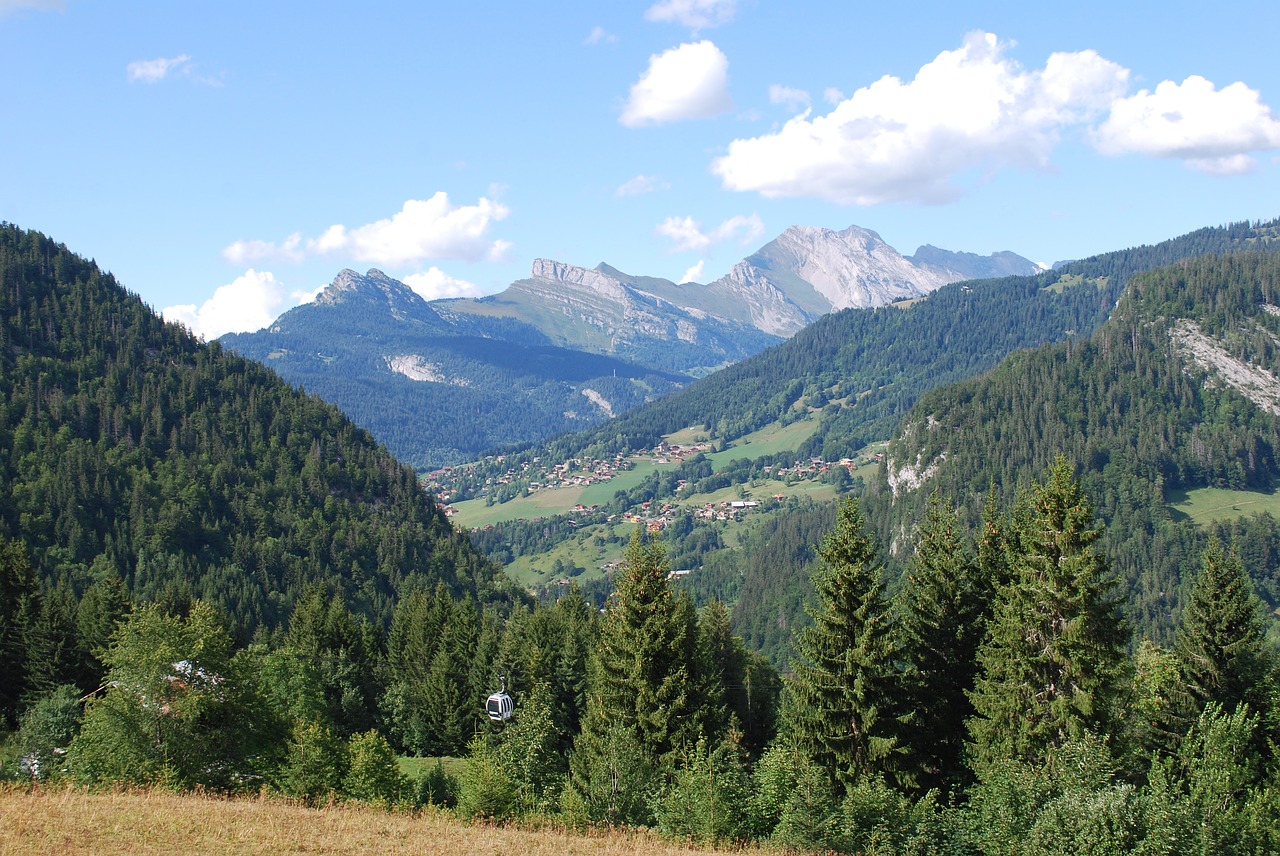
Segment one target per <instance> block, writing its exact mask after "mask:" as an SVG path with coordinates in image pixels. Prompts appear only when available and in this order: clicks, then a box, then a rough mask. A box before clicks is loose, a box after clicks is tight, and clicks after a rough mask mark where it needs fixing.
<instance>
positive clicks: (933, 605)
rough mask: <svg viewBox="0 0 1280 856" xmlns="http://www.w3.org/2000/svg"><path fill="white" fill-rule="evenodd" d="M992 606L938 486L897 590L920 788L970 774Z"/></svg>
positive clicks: (911, 746) (907, 739) (908, 736)
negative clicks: (970, 730)
mask: <svg viewBox="0 0 1280 856" xmlns="http://www.w3.org/2000/svg"><path fill="white" fill-rule="evenodd" d="M989 607H990V597H989V591H988V589H987V586H986V585H985V584H984V581H983V580H982V579H981V577H980V572H979V569H978V566H977V561H976V559H975V558H974V557H973V555H972V551H971V550H970V549H969V547H968V545H967V544H966V543H965V542H964V539H963V538H962V537H961V534H960V531H959V521H958V519H957V516H956V513H955V511H954V510H953V509H951V508H949V507H947V506H944V505H943V504H942V501H941V500H940V499H939V497H938V495H937V493H936V492H935V493H934V494H933V496H931V497H930V499H929V507H928V510H927V512H926V514H925V519H924V522H923V523H922V524H921V526H920V529H919V532H918V534H917V541H916V552H915V555H914V557H913V558H912V560H911V566H910V568H909V570H908V572H907V580H906V585H905V586H904V587H903V589H902V590H901V592H900V593H899V596H898V604H897V617H898V622H897V642H896V646H895V647H896V648H897V659H898V661H899V662H900V663H901V665H902V669H903V676H902V678H903V684H904V694H905V699H906V702H907V707H908V710H909V713H908V714H907V715H906V717H905V722H904V728H903V742H904V744H905V745H904V748H905V749H906V756H907V758H908V759H909V763H910V769H911V771H912V778H914V779H915V784H916V785H917V786H918V787H920V788H921V789H926V790H927V789H929V788H933V787H947V788H949V787H951V786H954V785H956V784H959V783H960V782H962V781H963V780H964V778H965V777H966V771H965V767H964V762H963V755H964V742H965V734H966V732H965V727H964V723H965V721H966V720H967V719H968V718H969V717H970V716H972V715H973V705H972V704H971V703H970V701H969V696H968V693H969V692H970V691H972V690H973V685H974V681H975V679H976V676H977V669H978V665H977V655H978V645H979V643H980V642H981V641H982V636H983V631H984V627H985V617H986V613H987V611H988V609H989Z"/></svg>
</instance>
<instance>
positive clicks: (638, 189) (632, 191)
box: [614, 175, 671, 196]
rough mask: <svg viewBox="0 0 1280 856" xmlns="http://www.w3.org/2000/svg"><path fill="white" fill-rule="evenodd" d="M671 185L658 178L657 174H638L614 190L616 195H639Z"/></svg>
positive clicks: (664, 188)
mask: <svg viewBox="0 0 1280 856" xmlns="http://www.w3.org/2000/svg"><path fill="white" fill-rule="evenodd" d="M670 186H671V185H670V184H668V183H667V182H665V181H663V180H662V179H661V178H658V177H657V176H656V175H637V176H636V177H635V178H633V179H631V180H630V181H628V182H625V183H623V184H621V185H619V187H618V189H617V190H616V191H614V195H615V196H639V195H641V194H644V193H653V192H654V191H655V190H666V189H667V188H669V187H670Z"/></svg>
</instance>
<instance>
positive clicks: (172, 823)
mask: <svg viewBox="0 0 1280 856" xmlns="http://www.w3.org/2000/svg"><path fill="white" fill-rule="evenodd" d="M706 852H708V851H706V850H694V849H691V848H688V847H684V846H680V845H677V844H673V843H671V842H668V841H664V840H662V839H660V838H658V837H657V836H655V835H653V834H652V833H649V832H645V831H618V830H612V831H606V832H599V833H593V834H589V835H575V834H573V833H569V832H564V831H560V830H549V829H548V830H532V829H520V828H516V827H511V826H485V825H468V824H465V823H463V822H461V821H459V820H457V819H455V818H454V817H453V816H452V815H450V814H448V813H446V812H438V811H433V810H426V811H423V812H418V813H409V812H388V811H383V810H381V809H376V808H370V807H364V806H354V805H349V804H344V805H335V806H329V807H326V808H320V809H314V808H306V807H303V806H299V805H295V804H293V803H290V802H287V801H283V800H280V799H278V798H261V799H259V798H245V799H224V798H220V797H212V796H201V795H178V794H172V793H169V792H165V791H127V792H119V793H89V792H86V791H82V790H77V789H74V788H59V787H48V788H35V789H31V790H27V789H22V788H12V787H5V786H2V785H0V853H49V854H54V853H56V854H81V853H84V854H101V855H102V856H117V854H119V856H124V854H128V856H150V854H160V853H165V854H168V853H202V854H204V853H237V854H240V853H261V854H290V853H306V854H309V856H317V854H318V856H324V854H356V853H377V854H415V856H417V854H421V853H432V854H444V856H450V854H459V856H462V854H466V856H472V854H476V853H519V854H521V856H552V854H559V853H581V854H587V853H599V854H606V856H608V854H615V856H622V854H630V853H652V854H659V856H662V854H688V853H706Z"/></svg>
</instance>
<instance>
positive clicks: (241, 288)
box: [160, 268, 315, 340]
mask: <svg viewBox="0 0 1280 856" xmlns="http://www.w3.org/2000/svg"><path fill="white" fill-rule="evenodd" d="M314 297H315V292H310V293H308V292H301V291H295V292H288V291H286V289H285V287H284V284H283V283H281V282H280V281H279V280H277V279H276V278H275V276H274V275H273V274H272V273H271V272H270V271H262V272H258V271H255V270H254V269H253V268H249V270H247V271H245V272H244V275H242V276H240V277H237V278H236V279H235V280H234V281H233V282H230V283H228V284H227V285H223V286H219V287H218V289H217V290H216V291H214V293H213V297H210V298H209V299H208V300H206V301H205V302H204V303H203V304H201V305H200V306H198V307H197V306H196V305H195V304H194V303H188V304H183V305H179V306H166V307H165V308H164V309H161V310H160V314H161V315H163V316H164V318H165V320H167V321H177V322H180V323H182V324H185V325H187V327H188V328H190V329H191V332H193V333H195V334H196V335H197V336H203V337H204V338H205V339H206V340H213V339H216V338H218V337H219V336H222V335H225V334H227V333H248V332H253V331H255V330H261V329H262V328H263V327H266V326H267V325H268V324H270V323H271V322H272V321H274V320H276V318H278V317H279V316H280V314H281V313H282V312H284V310H286V309H288V308H290V307H292V306H296V305H297V304H299V303H305V302H307V301H309V300H311V299H312V298H314Z"/></svg>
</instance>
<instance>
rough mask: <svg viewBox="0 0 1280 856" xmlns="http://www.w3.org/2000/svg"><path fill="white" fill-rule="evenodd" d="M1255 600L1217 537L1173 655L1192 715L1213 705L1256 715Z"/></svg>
mask: <svg viewBox="0 0 1280 856" xmlns="http://www.w3.org/2000/svg"><path fill="white" fill-rule="evenodd" d="M1258 605H1259V604H1258V596H1257V595H1256V594H1255V593H1254V591H1253V584H1252V583H1251V582H1250V580H1249V577H1248V575H1247V574H1246V573H1245V570H1244V563H1243V562H1242V561H1241V560H1240V555H1239V554H1238V553H1237V552H1236V551H1235V550H1232V551H1231V552H1230V553H1226V554H1224V553H1223V549H1222V544H1221V542H1219V541H1218V538H1217V536H1211V537H1210V539H1209V546H1208V547H1207V548H1206V549H1205V552H1204V559H1203V563H1202V564H1201V566H1200V573H1199V574H1198V575H1197V576H1196V580H1195V583H1194V584H1192V587H1191V596H1190V597H1189V598H1188V600H1187V605H1186V607H1184V609H1183V611H1182V621H1181V624H1180V626H1179V627H1178V634H1177V643H1176V647H1175V650H1176V653H1177V656H1178V661H1179V666H1180V668H1181V671H1182V676H1183V679H1184V681H1185V683H1186V688H1187V691H1188V692H1189V693H1190V695H1191V697H1192V699H1193V700H1194V703H1195V706H1196V711H1195V712H1196V713H1198V712H1199V711H1200V710H1203V709H1204V706H1205V705H1206V704H1207V703H1208V702H1217V703H1218V704H1220V705H1222V709H1223V710H1224V711H1227V712H1228V713H1230V712H1231V711H1234V710H1235V708H1236V707H1237V706H1238V705H1240V704H1243V703H1252V704H1253V705H1254V707H1255V710H1256V709H1257V704H1258V702H1259V701H1260V700H1261V693H1260V692H1259V683H1260V682H1261V680H1262V678H1263V677H1264V675H1265V674H1266V655H1265V649H1264V647H1263V629H1262V622H1261V620H1260V617H1259V610H1258Z"/></svg>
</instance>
